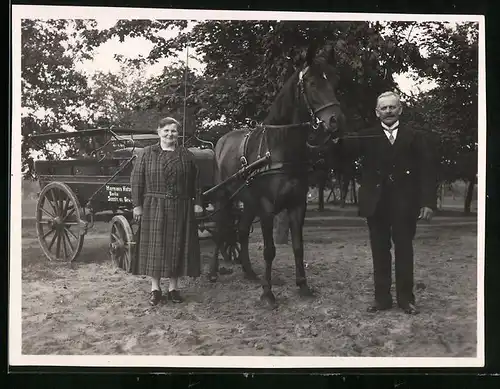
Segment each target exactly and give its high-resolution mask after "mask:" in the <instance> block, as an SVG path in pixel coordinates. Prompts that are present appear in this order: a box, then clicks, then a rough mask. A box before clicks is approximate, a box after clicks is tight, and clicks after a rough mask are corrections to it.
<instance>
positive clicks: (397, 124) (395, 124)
mask: <svg viewBox="0 0 500 389" xmlns="http://www.w3.org/2000/svg"><path fill="white" fill-rule="evenodd" d="M380 124H381V125H382V127H383V128H384V130H386V131H389V132H391V131H393V130H396V129H397V128H398V127H399V120H398V121H397V122H396V123H394V124H393V125H392V126H390V127H389V126H388V125H387V124H385V123H384V122H380Z"/></svg>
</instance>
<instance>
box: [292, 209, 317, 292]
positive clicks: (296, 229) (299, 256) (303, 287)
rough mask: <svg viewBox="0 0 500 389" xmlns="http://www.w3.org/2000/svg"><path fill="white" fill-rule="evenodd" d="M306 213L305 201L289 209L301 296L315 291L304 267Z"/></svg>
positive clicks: (296, 272)
mask: <svg viewBox="0 0 500 389" xmlns="http://www.w3.org/2000/svg"><path fill="white" fill-rule="evenodd" d="M305 213H306V204H305V203H304V204H300V205H297V206H295V207H293V208H290V209H288V217H289V220H290V232H291V235H292V248H293V255H294V257H295V282H296V284H297V286H298V287H299V291H300V294H301V296H312V295H313V292H312V290H311V289H310V288H309V286H308V285H307V279H306V271H305V268H304V240H303V234H302V228H303V227H304V217H305Z"/></svg>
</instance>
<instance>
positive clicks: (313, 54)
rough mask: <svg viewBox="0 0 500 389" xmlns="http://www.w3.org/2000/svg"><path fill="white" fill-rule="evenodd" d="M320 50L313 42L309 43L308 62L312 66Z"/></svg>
mask: <svg viewBox="0 0 500 389" xmlns="http://www.w3.org/2000/svg"><path fill="white" fill-rule="evenodd" d="M317 51H318V46H317V45H316V44H315V43H314V42H313V43H311V44H310V45H309V47H308V48H307V53H306V63H307V65H309V66H311V65H312V63H313V61H314V58H315V57H316V52H317Z"/></svg>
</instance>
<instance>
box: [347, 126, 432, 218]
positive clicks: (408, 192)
mask: <svg viewBox="0 0 500 389" xmlns="http://www.w3.org/2000/svg"><path fill="white" fill-rule="evenodd" d="M359 135H361V136H368V137H365V138H359V139H358V141H357V142H356V143H357V148H358V152H359V154H360V156H361V158H362V162H361V163H362V170H361V182H360V184H361V186H360V188H359V193H358V203H359V215H360V216H362V217H370V216H372V215H373V214H374V213H375V210H376V207H377V204H378V202H379V200H380V198H381V196H382V193H383V188H387V186H388V185H390V188H391V204H392V205H391V212H393V213H394V214H396V215H399V216H402V217H412V216H414V217H416V216H417V215H418V212H419V210H420V208H421V207H424V206H425V207H429V208H431V209H433V210H434V209H435V208H436V194H437V187H436V183H437V182H436V179H437V167H438V166H437V164H436V163H435V162H436V159H435V150H434V147H432V146H431V143H430V142H429V139H427V138H426V136H425V133H422V132H419V131H415V130H413V129H411V128H409V127H407V126H405V125H404V124H403V123H401V122H400V125H399V129H398V133H397V135H396V141H395V143H394V145H391V143H390V142H389V139H387V136H386V135H385V133H384V131H383V128H382V126H381V125H380V124H379V125H377V126H375V127H372V128H369V129H367V130H364V131H361V132H360V133H359Z"/></svg>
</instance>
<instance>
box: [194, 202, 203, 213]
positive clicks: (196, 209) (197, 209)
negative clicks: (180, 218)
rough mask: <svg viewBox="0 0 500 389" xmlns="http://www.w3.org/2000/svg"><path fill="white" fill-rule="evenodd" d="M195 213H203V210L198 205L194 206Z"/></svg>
mask: <svg viewBox="0 0 500 389" xmlns="http://www.w3.org/2000/svg"><path fill="white" fill-rule="evenodd" d="M194 213H203V208H202V207H201V206H199V205H198V204H195V205H194Z"/></svg>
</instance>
